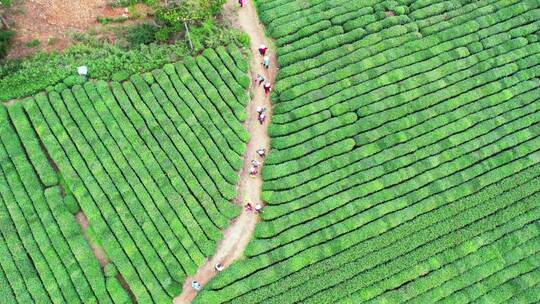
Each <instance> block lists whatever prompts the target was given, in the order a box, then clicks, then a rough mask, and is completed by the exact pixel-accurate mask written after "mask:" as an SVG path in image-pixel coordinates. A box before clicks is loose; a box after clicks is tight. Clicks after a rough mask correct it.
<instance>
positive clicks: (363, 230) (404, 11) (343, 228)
mask: <svg viewBox="0 0 540 304" xmlns="http://www.w3.org/2000/svg"><path fill="white" fill-rule="evenodd" d="M257 6H258V11H259V15H260V17H261V19H262V21H263V22H264V23H265V25H266V26H267V30H268V31H269V33H270V35H271V36H272V37H273V38H274V39H275V40H276V44H277V48H278V62H279V63H280V71H279V74H278V78H279V81H278V82H277V84H276V87H275V92H274V94H273V102H274V107H273V118H272V124H271V125H270V127H269V132H270V135H271V136H272V141H271V145H272V150H271V153H270V155H269V156H268V159H267V160H266V162H265V167H264V169H263V177H264V184H263V189H264V200H265V202H266V203H267V207H266V208H265V209H264V212H263V213H262V218H263V222H261V223H260V224H258V226H257V227H256V230H255V239H254V240H253V241H252V242H251V243H250V244H249V245H248V247H247V249H246V251H245V256H246V258H245V259H244V260H241V261H240V262H238V263H236V264H235V265H233V266H232V267H231V268H229V269H227V270H225V271H224V272H223V273H221V274H219V275H218V276H217V277H216V278H215V279H214V280H213V281H212V282H211V283H210V285H209V286H207V287H206V289H205V290H203V292H202V293H201V294H200V295H199V297H198V298H196V300H195V302H196V303H276V304H277V303H333V302H337V303H364V302H367V303H404V302H407V303H432V302H437V303H470V302H475V303H538V302H539V301H540V285H539V283H540V268H539V266H540V238H539V233H540V221H539V219H540V209H539V207H540V205H539V204H538V202H539V201H540V192H539V191H540V177H539V176H540V164H539V162H540V111H539V110H540V101H539V98H540V78H539V77H540V65H539V64H540V43H538V41H539V38H540V36H539V35H540V2H538V1H517V0H509V1H506V0H505V1H493V0H489V1H487V0H480V1H469V0H460V1H439V0H419V1H412V0H396V1H392V0H389V1H369V0H368V1H350V0H335V1H328V0H308V1H305V0H297V1H289V0H268V1H257Z"/></svg>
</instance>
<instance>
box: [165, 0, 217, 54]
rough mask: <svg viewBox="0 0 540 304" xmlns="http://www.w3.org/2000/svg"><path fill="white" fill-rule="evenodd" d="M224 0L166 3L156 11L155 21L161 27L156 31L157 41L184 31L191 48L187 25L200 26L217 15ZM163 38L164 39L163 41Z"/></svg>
mask: <svg viewBox="0 0 540 304" xmlns="http://www.w3.org/2000/svg"><path fill="white" fill-rule="evenodd" d="M225 1H226V0H175V1H167V2H166V3H165V4H164V5H163V6H162V7H161V8H159V9H158V10H157V11H156V19H157V21H158V22H159V23H161V25H162V26H163V27H162V29H161V30H160V31H158V33H157V34H156V35H157V38H158V40H166V39H168V38H169V36H170V34H171V33H173V32H178V31H180V30H181V28H182V26H183V27H184V29H185V30H186V36H187V37H188V40H189V41H190V45H191V47H192V48H193V45H192V43H191V39H190V37H189V25H190V24H193V23H195V24H200V23H202V22H204V21H206V20H208V19H210V18H212V17H214V16H215V15H216V14H218V13H219V12H220V10H221V7H222V6H223V4H225ZM164 38H165V39H164Z"/></svg>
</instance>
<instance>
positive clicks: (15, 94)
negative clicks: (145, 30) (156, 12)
mask: <svg viewBox="0 0 540 304" xmlns="http://www.w3.org/2000/svg"><path fill="white" fill-rule="evenodd" d="M217 33H220V34H221V35H220V36H219V37H217V38H216V37H205V39H206V38H208V41H203V42H202V44H203V47H204V48H205V47H207V46H208V45H215V46H217V45H223V44H227V43H226V42H230V43H233V44H234V43H238V41H239V39H237V38H235V37H237V36H238V32H237V31H233V30H220V31H218V32H217ZM237 45H238V44H237ZM239 46H240V45H239ZM202 50H203V49H195V52H200V51H202ZM188 54H191V51H190V50H189V47H188V46H187V45H186V44H184V43H183V42H179V43H178V44H173V45H155V44H150V45H140V46H138V47H135V48H134V49H130V50H127V51H126V50H124V49H122V48H120V47H118V46H114V45H109V44H105V45H103V46H100V47H93V46H88V45H84V44H81V45H76V46H73V47H71V48H69V49H67V50H65V51H64V52H63V53H62V54H58V53H48V54H45V53H39V54H36V55H34V56H32V57H30V58H28V59H24V60H14V61H7V62H5V63H3V64H2V65H0V100H8V99H13V98H21V97H24V96H27V95H29V94H32V93H36V92H39V91H42V90H44V89H45V88H46V87H48V86H51V85H55V84H56V83H58V82H60V81H63V80H64V79H65V78H67V77H68V76H71V75H74V74H75V73H76V70H77V67H78V66H81V65H86V66H88V68H89V75H88V77H89V78H96V79H100V80H111V79H112V75H113V74H114V73H116V72H117V71H120V70H125V71H127V72H128V74H134V73H140V72H145V71H151V70H153V69H155V68H157V67H159V66H162V65H164V64H166V63H169V62H174V61H177V60H179V59H181V58H183V57H184V56H186V55H188Z"/></svg>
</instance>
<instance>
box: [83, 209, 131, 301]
mask: <svg viewBox="0 0 540 304" xmlns="http://www.w3.org/2000/svg"><path fill="white" fill-rule="evenodd" d="M75 220H76V221H77V223H78V224H79V226H81V232H82V234H83V237H84V239H85V240H86V242H87V243H88V245H90V248H91V249H92V253H94V256H95V257H96V259H97V260H98V262H99V265H100V266H101V268H102V269H103V267H105V265H107V264H109V262H110V260H109V258H108V257H107V254H106V253H105V251H103V249H102V248H101V247H99V246H96V244H94V242H92V240H91V239H90V237H89V235H88V226H89V224H88V219H87V218H86V215H84V213H83V212H82V211H79V212H78V213H77V214H75ZM116 279H117V280H118V282H119V283H120V285H121V286H122V288H124V290H125V291H126V292H127V293H128V295H129V298H130V299H131V303H137V299H136V298H135V294H133V291H131V289H130V288H129V285H128V284H127V282H126V280H125V279H124V277H123V276H122V275H121V274H120V272H118V273H117V274H116Z"/></svg>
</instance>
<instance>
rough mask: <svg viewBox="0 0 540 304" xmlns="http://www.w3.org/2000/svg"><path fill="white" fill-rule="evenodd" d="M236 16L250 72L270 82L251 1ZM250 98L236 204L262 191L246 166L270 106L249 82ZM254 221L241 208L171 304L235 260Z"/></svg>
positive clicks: (182, 303) (179, 303)
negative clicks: (260, 110)
mask: <svg viewBox="0 0 540 304" xmlns="http://www.w3.org/2000/svg"><path fill="white" fill-rule="evenodd" d="M235 6H236V7H237V6H238V1H237V0H229V1H228V2H227V4H225V8H224V9H225V10H226V11H229V12H234V11H235V10H236V9H235ZM237 15H238V16H236V17H235V18H234V19H235V20H232V21H233V23H234V26H236V27H238V28H239V29H240V30H242V31H244V32H246V33H247V34H248V35H249V37H250V38H251V42H250V49H251V54H252V58H251V62H250V73H251V74H252V75H251V77H253V75H255V74H257V73H259V74H261V75H264V77H265V78H266V79H267V80H269V81H270V83H271V84H272V85H273V84H274V80H275V78H276V74H277V62H276V58H275V51H274V49H273V48H272V43H270V41H269V40H268V39H267V38H266V37H265V35H264V28H263V26H262V25H261V23H260V22H259V18H258V16H257V12H256V10H255V7H254V5H253V3H252V2H251V1H250V0H247V1H246V4H245V5H244V7H243V8H240V9H238V13H237ZM263 43H264V44H266V45H267V46H268V47H269V48H270V49H269V53H270V60H271V64H270V68H269V69H268V70H265V69H263V67H262V57H261V56H259V52H258V48H259V45H261V44H263ZM251 94H252V95H251V96H252V100H251V101H250V102H249V104H248V105H247V108H246V111H247V114H248V119H247V120H246V122H245V127H246V128H247V130H248V132H249V134H250V140H249V142H248V144H247V147H246V152H245V154H244V165H243V167H242V170H241V171H240V173H239V174H240V178H239V181H238V187H237V197H236V201H237V203H238V204H241V205H244V204H245V203H246V202H251V203H252V205H253V206H255V205H256V204H257V203H260V204H262V201H261V192H262V178H261V177H260V175H257V176H256V177H254V178H253V177H250V176H249V169H250V167H251V160H253V159H256V160H259V161H261V159H260V157H259V156H258V155H257V152H256V151H257V149H260V148H263V147H264V148H265V149H266V150H267V151H268V150H269V147H270V138H269V136H268V132H267V129H268V124H269V123H270V121H271V116H272V105H271V102H270V96H269V95H266V94H265V93H264V90H263V88H262V86H261V87H258V86H256V85H253V83H252V87H251ZM257 106H262V107H266V108H267V112H266V113H267V116H266V122H265V123H264V125H262V126H261V125H260V124H259V122H258V120H257V112H256V108H257ZM261 162H262V161H261ZM257 221H258V216H257V214H256V213H255V212H247V211H246V210H245V209H243V210H242V213H241V214H240V216H239V217H237V218H236V219H234V220H233V221H232V222H231V225H230V226H229V227H228V228H227V229H226V230H225V231H223V239H222V240H221V241H220V242H219V244H218V247H217V250H216V253H215V254H214V256H213V257H211V258H210V259H209V260H208V261H207V262H206V263H205V264H204V265H203V266H202V267H201V268H199V270H198V271H197V273H196V274H195V275H194V276H192V277H188V278H187V279H186V281H185V283H184V286H183V291H182V293H181V294H180V295H179V296H178V297H176V298H174V300H173V303H174V304H186V303H191V301H192V300H193V299H194V298H195V296H197V291H196V290H195V289H193V288H192V287H191V282H192V280H196V281H197V282H199V283H200V284H201V285H202V286H203V288H204V286H205V285H206V283H208V282H209V281H210V280H211V279H212V278H213V277H214V276H215V275H216V271H215V270H214V265H215V264H216V263H221V264H222V265H223V266H224V267H225V268H227V267H228V266H230V265H231V264H232V263H233V262H234V261H235V260H237V259H239V258H240V257H242V253H243V252H244V249H245V248H246V246H247V244H248V242H249V241H250V239H251V236H252V234H253V230H254V229H255V224H256V223H257Z"/></svg>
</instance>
